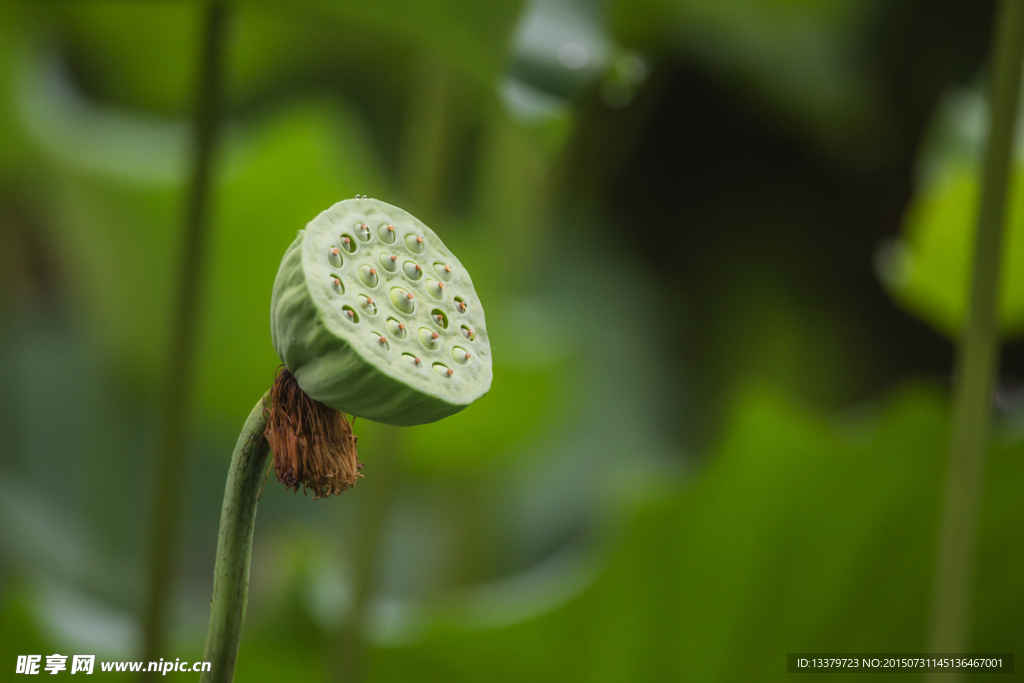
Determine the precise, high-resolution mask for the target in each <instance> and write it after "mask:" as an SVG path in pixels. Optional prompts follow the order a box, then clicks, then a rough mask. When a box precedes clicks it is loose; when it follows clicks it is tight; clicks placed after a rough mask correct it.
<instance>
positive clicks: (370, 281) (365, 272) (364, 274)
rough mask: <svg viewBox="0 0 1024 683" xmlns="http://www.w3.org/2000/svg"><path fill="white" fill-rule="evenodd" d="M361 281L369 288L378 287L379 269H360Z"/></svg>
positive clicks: (364, 267)
mask: <svg viewBox="0 0 1024 683" xmlns="http://www.w3.org/2000/svg"><path fill="white" fill-rule="evenodd" d="M359 279H360V280H362V282H363V284H364V285H366V286H367V287H376V286H377V269H376V268H371V267H370V266H360V267H359Z"/></svg>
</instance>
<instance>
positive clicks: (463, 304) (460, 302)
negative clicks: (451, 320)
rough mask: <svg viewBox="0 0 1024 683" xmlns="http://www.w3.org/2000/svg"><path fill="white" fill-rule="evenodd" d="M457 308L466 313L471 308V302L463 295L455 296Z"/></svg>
mask: <svg viewBox="0 0 1024 683" xmlns="http://www.w3.org/2000/svg"><path fill="white" fill-rule="evenodd" d="M455 310H456V311H458V312H459V313H465V312H466V311H468V310H469V302H468V301H466V300H465V299H463V298H462V297H461V296H457V297H455Z"/></svg>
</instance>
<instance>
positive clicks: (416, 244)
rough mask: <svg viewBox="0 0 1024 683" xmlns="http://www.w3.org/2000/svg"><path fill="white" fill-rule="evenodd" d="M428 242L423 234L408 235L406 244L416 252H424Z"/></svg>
mask: <svg viewBox="0 0 1024 683" xmlns="http://www.w3.org/2000/svg"><path fill="white" fill-rule="evenodd" d="M425 245H426V242H425V241H424V240H423V236H422V235H406V236H405V246H406V247H408V248H409V251H411V252H412V253H414V254H422V253H423V249H424V247H425Z"/></svg>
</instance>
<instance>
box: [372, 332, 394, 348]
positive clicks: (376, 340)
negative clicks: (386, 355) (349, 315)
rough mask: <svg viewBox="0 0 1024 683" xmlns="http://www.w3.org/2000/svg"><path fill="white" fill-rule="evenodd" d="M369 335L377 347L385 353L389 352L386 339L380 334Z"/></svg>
mask: <svg viewBox="0 0 1024 683" xmlns="http://www.w3.org/2000/svg"><path fill="white" fill-rule="evenodd" d="M370 334H371V335H373V341H374V343H376V345H377V346H379V347H381V348H382V349H384V350H385V351H390V350H391V344H389V343H388V338H387V337H385V336H384V335H383V334H381V333H380V332H370Z"/></svg>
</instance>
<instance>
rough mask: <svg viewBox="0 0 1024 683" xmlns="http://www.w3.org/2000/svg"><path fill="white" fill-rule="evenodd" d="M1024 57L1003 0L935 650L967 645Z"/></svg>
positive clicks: (1016, 10) (1013, 11)
mask: <svg viewBox="0 0 1024 683" xmlns="http://www.w3.org/2000/svg"><path fill="white" fill-rule="evenodd" d="M1022 60H1024V0H1002V2H1001V3H1000V6H999V10H998V14H997V17H996V26H995V33H994V44H993V64H992V90H991V96H990V106H989V115H990V119H989V135H988V142H987V144H986V147H985V156H984V167H983V171H982V178H981V198H980V203H979V208H978V224H977V235H976V245H975V253H974V270H973V274H972V279H971V296H970V305H969V309H968V313H967V321H966V325H965V327H964V331H963V336H962V338H961V341H960V348H959V352H958V355H957V364H956V377H957V386H956V390H955V396H954V399H953V425H952V433H951V437H950V452H949V469H948V473H947V481H946V494H945V501H944V507H943V515H942V527H941V536H940V539H939V556H938V572H937V575H936V585H935V594H934V603H933V611H932V626H931V629H932V630H931V641H930V644H929V650H930V651H931V652H936V653H958V652H963V651H964V650H965V649H966V647H967V646H968V625H969V623H970V593H971V586H972V581H973V568H974V566H973V565H974V544H975V533H976V530H977V518H978V503H979V499H980V497H981V496H980V494H981V481H982V473H983V469H984V467H983V465H984V455H985V451H986V449H987V446H988V437H989V429H990V422H991V400H992V388H993V382H994V379H995V376H996V368H997V364H998V353H999V336H1000V332H999V318H998V314H999V307H998V303H999V288H1000V271H1001V266H1002V246H1003V235H1004V232H1005V231H1004V223H1005V217H1006V204H1007V187H1008V184H1009V176H1010V170H1011V156H1012V151H1013V141H1014V127H1015V124H1016V121H1017V106H1018V102H1019V100H1020V81H1021V62H1022ZM935 676H948V674H936V675H933V677H935ZM956 677H957V678H958V677H959V676H956ZM943 680H950V679H949V678H944V679H943Z"/></svg>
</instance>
